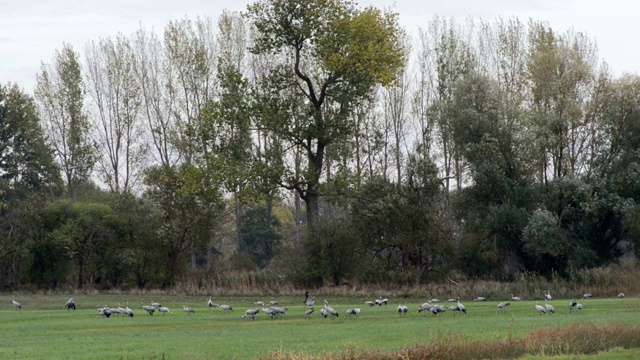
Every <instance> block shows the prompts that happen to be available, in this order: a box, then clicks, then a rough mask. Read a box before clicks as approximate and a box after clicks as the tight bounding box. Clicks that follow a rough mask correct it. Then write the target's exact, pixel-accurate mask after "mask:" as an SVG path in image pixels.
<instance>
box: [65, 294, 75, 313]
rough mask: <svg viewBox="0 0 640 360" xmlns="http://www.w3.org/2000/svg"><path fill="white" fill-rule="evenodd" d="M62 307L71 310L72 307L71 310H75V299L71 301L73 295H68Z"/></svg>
mask: <svg viewBox="0 0 640 360" xmlns="http://www.w3.org/2000/svg"><path fill="white" fill-rule="evenodd" d="M64 307H65V308H66V309H67V310H71V309H73V311H75V310H76V303H75V301H73V296H72V297H70V298H69V300H67V302H66V303H65V304H64Z"/></svg>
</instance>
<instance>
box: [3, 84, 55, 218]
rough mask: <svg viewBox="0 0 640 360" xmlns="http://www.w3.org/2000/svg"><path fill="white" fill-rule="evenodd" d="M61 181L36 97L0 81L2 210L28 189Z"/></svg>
mask: <svg viewBox="0 0 640 360" xmlns="http://www.w3.org/2000/svg"><path fill="white" fill-rule="evenodd" d="M59 184H60V174H59V168H58V167H57V166H56V164H55V163H54V161H53V153H52V150H51V149H50V148H49V147H48V146H47V145H46V144H45V140H44V134H43V130H42V128H41V126H40V119H39V117H38V113H37V109H36V106H35V104H34V101H33V99H32V98H31V97H30V96H29V95H27V94H25V93H24V92H23V91H22V90H20V89H19V88H18V86H17V85H8V86H4V85H0V212H2V211H3V210H6V209H5V206H8V205H9V204H10V203H11V202H12V201H13V200H17V198H23V197H26V196H27V195H28V193H29V192H32V191H33V192H40V191H44V190H47V189H54V188H55V186H58V185H59Z"/></svg>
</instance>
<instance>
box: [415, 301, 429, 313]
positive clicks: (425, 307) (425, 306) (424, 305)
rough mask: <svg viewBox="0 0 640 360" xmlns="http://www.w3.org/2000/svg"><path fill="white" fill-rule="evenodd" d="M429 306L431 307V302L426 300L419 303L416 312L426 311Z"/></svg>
mask: <svg viewBox="0 0 640 360" xmlns="http://www.w3.org/2000/svg"><path fill="white" fill-rule="evenodd" d="M430 308H431V304H430V303H429V302H428V301H427V302H425V303H423V304H422V305H420V307H418V313H421V312H423V311H428V310H429V309H430Z"/></svg>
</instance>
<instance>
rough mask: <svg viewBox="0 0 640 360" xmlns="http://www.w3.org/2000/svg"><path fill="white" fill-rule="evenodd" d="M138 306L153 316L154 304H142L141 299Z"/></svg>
mask: <svg viewBox="0 0 640 360" xmlns="http://www.w3.org/2000/svg"><path fill="white" fill-rule="evenodd" d="M140 306H142V308H143V309H144V310H145V311H146V312H147V313H148V314H149V315H152V316H153V313H154V312H156V307H155V306H150V305H143V304H142V301H140Z"/></svg>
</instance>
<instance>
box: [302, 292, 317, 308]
mask: <svg viewBox="0 0 640 360" xmlns="http://www.w3.org/2000/svg"><path fill="white" fill-rule="evenodd" d="M315 302H316V301H315V297H313V296H311V295H309V292H308V291H305V292H304V306H313V304H315Z"/></svg>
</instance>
